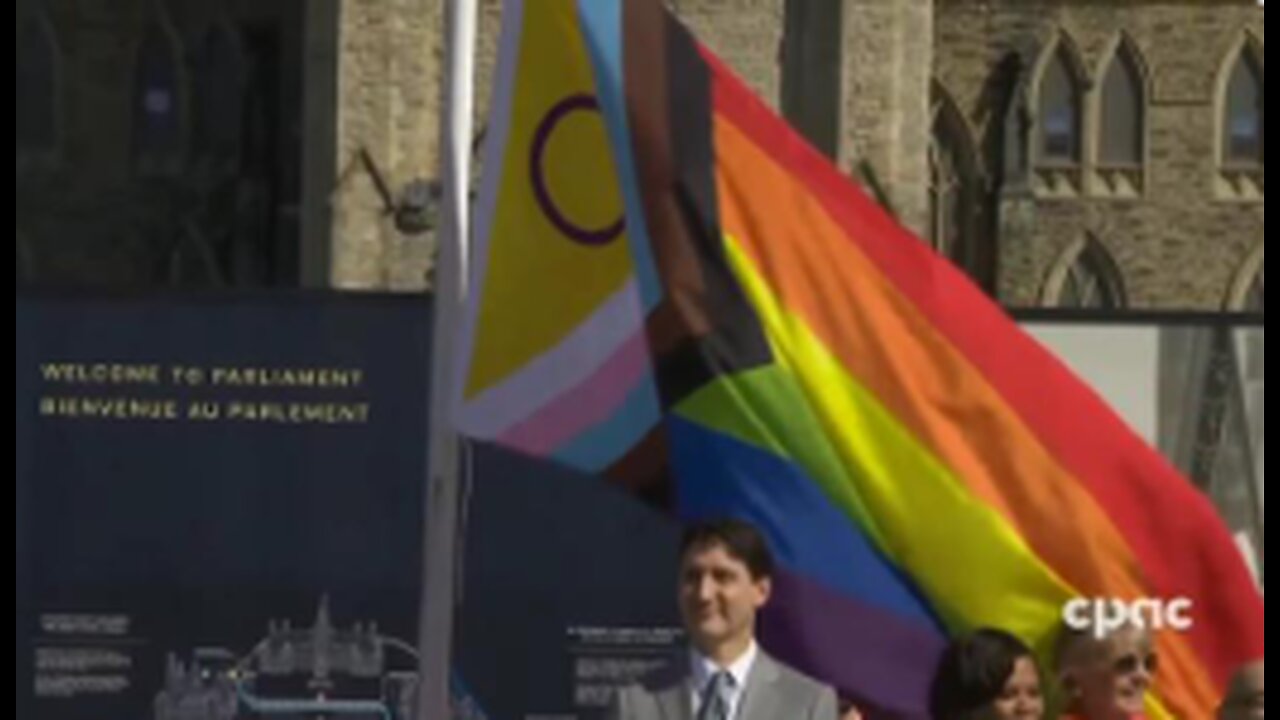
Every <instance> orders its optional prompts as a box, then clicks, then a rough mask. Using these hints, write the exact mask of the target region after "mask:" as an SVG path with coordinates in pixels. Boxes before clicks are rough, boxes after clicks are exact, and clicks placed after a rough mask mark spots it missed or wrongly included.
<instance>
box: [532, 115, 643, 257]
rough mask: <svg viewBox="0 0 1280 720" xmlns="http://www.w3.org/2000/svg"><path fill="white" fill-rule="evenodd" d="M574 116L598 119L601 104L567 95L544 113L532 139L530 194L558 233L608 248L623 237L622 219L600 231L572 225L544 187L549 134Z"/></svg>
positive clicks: (583, 242) (549, 191) (548, 189)
mask: <svg viewBox="0 0 1280 720" xmlns="http://www.w3.org/2000/svg"><path fill="white" fill-rule="evenodd" d="M575 112H591V113H595V114H596V115H599V114H600V103H599V102H597V101H596V99H595V98H594V97H593V96H591V95H570V96H569V97H567V98H565V99H564V100H561V101H560V102H558V103H556V105H555V106H554V107H552V108H551V110H550V111H549V112H547V115H546V117H544V118H543V119H542V122H541V123H539V124H538V130H537V132H536V133H535V134H534V136H533V155H532V157H531V158H530V163H529V167H530V175H531V177H532V180H533V192H534V195H535V196H536V197H537V199H538V205H539V206H540V207H541V208H542V212H544V213H545V214H546V216H547V218H548V219H550V220H551V224H553V225H555V226H556V229H557V230H559V231H560V232H562V233H564V234H565V235H566V236H568V237H569V238H570V239H571V240H573V241H574V242H577V243H581V244H583V245H592V246H601V245H608V244H609V243H611V242H613V241H614V240H615V239H617V238H618V236H620V235H622V230H623V227H624V225H625V224H626V217H625V215H624V216H623V217H619V218H618V220H617V221H616V222H614V223H612V224H610V225H607V226H605V227H603V228H584V227H582V226H581V225H578V224H576V223H574V222H573V221H571V220H569V218H567V217H565V215H564V213H563V212H561V211H560V208H559V207H557V206H556V204H555V200H553V199H552V197H551V190H550V188H548V187H547V178H546V174H545V173H544V172H543V163H544V162H545V160H546V153H547V144H548V143H549V142H550V140H551V133H552V132H554V131H555V129H556V126H557V125H559V124H560V122H561V121H562V120H564V119H565V118H566V117H568V116H569V115H571V114H573V113H575Z"/></svg>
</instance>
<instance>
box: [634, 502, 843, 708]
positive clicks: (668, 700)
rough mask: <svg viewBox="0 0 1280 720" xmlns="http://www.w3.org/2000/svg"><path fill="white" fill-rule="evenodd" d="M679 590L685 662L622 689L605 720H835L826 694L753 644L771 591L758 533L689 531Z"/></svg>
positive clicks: (730, 524)
mask: <svg viewBox="0 0 1280 720" xmlns="http://www.w3.org/2000/svg"><path fill="white" fill-rule="evenodd" d="M679 585H680V590H679V596H680V597H679V600H680V612H681V615H682V616H683V618H684V625H685V630H686V631H687V632H688V634H689V641H690V646H691V647H690V648H689V652H688V656H687V657H686V658H684V659H683V660H681V661H680V662H677V663H675V664H673V665H672V666H671V667H668V668H666V669H665V670H664V671H663V672H660V673H659V674H657V675H655V676H653V677H652V678H650V679H649V680H648V681H646V682H644V683H642V684H640V685H634V686H631V687H627V688H623V689H622V690H621V691H620V692H619V693H618V696H617V698H616V699H615V701H614V705H613V707H612V709H611V713H610V715H609V717H610V718H611V720H836V698H835V693H834V692H833V691H832V690H831V688H828V687H825V686H823V685H821V684H819V683H818V682H816V681H814V680H811V679H810V678H807V677H805V676H804V675H801V674H800V673H798V672H796V671H795V670H792V669H791V668H789V667H787V666H786V665H783V664H782V663H780V662H778V661H777V660H774V659H773V658H771V657H769V655H768V654H766V653H765V652H764V651H763V650H762V649H760V647H759V646H758V645H757V644H756V640H755V628H756V615H757V613H759V611H760V609H761V608H763V607H764V606H765V604H766V603H767V602H768V601H769V595H770V593H771V591H772V587H773V558H772V556H771V555H770V553H769V547H768V545H767V544H766V543H765V540H764V538H763V537H762V536H761V535H760V533H759V531H757V530H756V529H755V528H754V527H752V526H751V525H748V524H746V523H743V522H739V521H736V520H721V521H714V522H707V523H702V524H699V525H695V526H693V527H691V528H689V529H688V530H687V531H686V532H685V536H684V541H683V542H682V543H681V549H680V578H679Z"/></svg>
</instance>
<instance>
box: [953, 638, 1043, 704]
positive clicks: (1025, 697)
mask: <svg viewBox="0 0 1280 720" xmlns="http://www.w3.org/2000/svg"><path fill="white" fill-rule="evenodd" d="M929 709H930V714H931V715H932V716H933V718H934V720H1042V719H1043V718H1044V696H1043V694H1042V692H1041V688H1040V668H1039V667H1038V666H1037V665H1036V659H1035V656H1034V655H1033V654H1032V653H1031V649H1030V648H1028V647H1027V646H1026V644H1025V643H1023V642H1022V641H1021V640H1019V639H1018V638H1016V637H1014V636H1013V635H1010V634H1009V633H1007V632H1004V631H1002V630H994V629H983V630H978V631H976V632H974V633H973V634H971V635H967V636H965V637H962V638H959V639H957V640H955V641H953V642H952V643H951V645H949V646H948V647H947V649H946V651H945V652H944V653H943V655H942V659H941V661H940V662H939V663H938V670H937V673H936V674H935V675H934V679H933V686H932V688H931V689H930V692H929Z"/></svg>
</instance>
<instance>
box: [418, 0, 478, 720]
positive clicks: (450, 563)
mask: <svg viewBox="0 0 1280 720" xmlns="http://www.w3.org/2000/svg"><path fill="white" fill-rule="evenodd" d="M476 16H477V12H476V0H446V3H445V24H444V33H445V35H444V43H445V73H444V88H443V97H442V100H443V102H442V104H441V114H440V125H441V128H440V181H441V183H442V187H443V195H442V199H441V208H440V209H441V213H440V226H439V228H438V230H437V234H436V238H437V247H438V254H437V266H436V270H435V278H436V284H435V301H434V303H435V324H434V327H433V342H432V346H431V349H432V370H431V414H430V423H431V424H430V426H429V428H430V430H429V432H430V434H431V438H430V442H429V443H428V449H429V453H430V455H429V456H428V463H429V465H428V476H427V492H426V508H425V520H426V529H425V532H424V533H423V572H422V582H423V588H422V606H421V610H420V615H419V622H418V633H419V635H418V647H419V649H420V656H419V687H418V709H417V720H446V719H447V718H449V717H450V708H449V705H450V703H449V686H450V673H451V670H452V650H453V615H454V609H455V598H456V597H457V594H458V593H457V590H458V588H457V584H458V578H457V569H458V565H459V561H458V556H457V553H458V549H459V548H460V547H461V543H460V542H459V538H458V536H457V534H458V531H459V522H458V517H459V510H460V508H459V502H460V497H461V478H460V470H461V468H462V467H463V466H464V463H462V462H461V454H462V447H461V444H460V438H459V437H458V435H457V433H456V431H455V427H454V418H453V413H452V408H453V404H454V403H453V399H454V392H455V388H454V387H453V384H454V377H455V374H454V364H455V352H456V348H455V338H456V337H457V330H458V323H459V318H460V317H461V313H462V304H463V300H464V299H465V297H466V292H467V257H468V241H469V238H470V219H471V214H470V201H471V193H470V190H471V188H470V185H471V135H472V125H473V119H472V118H473V111H474V105H475V88H474V77H475V73H474V70H475V45H476Z"/></svg>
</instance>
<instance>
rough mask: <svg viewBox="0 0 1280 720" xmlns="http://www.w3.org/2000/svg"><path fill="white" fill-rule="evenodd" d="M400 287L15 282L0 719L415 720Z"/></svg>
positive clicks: (421, 308)
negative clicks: (10, 578) (12, 578)
mask: <svg viewBox="0 0 1280 720" xmlns="http://www.w3.org/2000/svg"><path fill="white" fill-rule="evenodd" d="M428 312H429V311H428V306H427V305H426V303H425V302H423V301H420V300H417V301H413V300H406V299H403V298H400V299H352V298H337V297H332V298H308V299H305V300H302V299H298V300H283V301H281V300H276V301H267V302H263V301H254V300H234V299H225V300H219V301H217V302H213V301H187V302H184V301H173V300H167V301H165V302H149V301H123V300H117V301H111V302H96V303H89V302H81V301H74V300H47V299H46V300H41V301H34V300H24V299H22V298H19V299H18V300H17V317H16V325H17V331H16V340H17V342H16V388H17V389H16V396H17V402H16V421H15V424H16V455H17V471H16V485H17V493H16V496H17V596H18V601H17V617H16V621H17V635H18V637H17V668H18V672H19V682H18V687H17V692H18V697H17V715H16V716H17V717H19V718H24V720H25V719H27V718H33V719H34V718H39V719H40V720H112V719H119V720H126V719H128V720H133V719H142V718H155V719H156V720H169V719H171V718H172V719H173V720H178V719H179V718H181V719H183V720H186V719H188V718H241V717H268V716H274V717H279V716H282V715H283V716H286V717H302V716H306V717H313V716H321V717H328V716H331V715H332V716H335V717H336V716H337V715H338V714H343V715H345V716H353V715H354V716H355V717H369V718H375V717H376V718H385V719H388V720H389V719H390V718H404V717H408V714H407V711H406V708H410V707H411V706H412V702H413V700H414V694H415V692H416V670H417V666H416V660H415V659H414V654H413V653H414V652H415V647H414V646H415V645H416V644H417V639H418V638H417V630H416V618H417V609H418V602H419V592H420V590H421V588H420V583H419V579H418V572H419V568H420V567H421V562H420V558H421V549H420V545H421V528H422V523H421V517H422V506H423V495H422V487H423V477H424V464H425V452H424V450H423V448H424V447H425V438H426V425H427V424H426V407H427V404H426V401H427V387H426V378H427V371H428V351H427V344H428V328H429V322H428Z"/></svg>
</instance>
